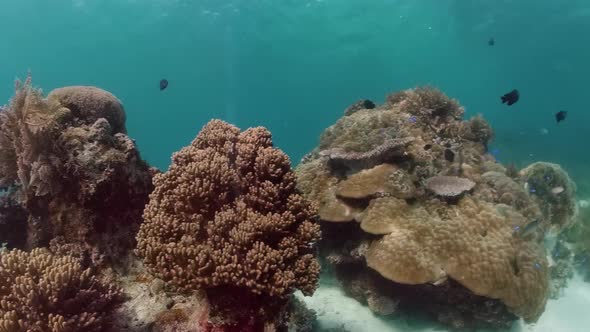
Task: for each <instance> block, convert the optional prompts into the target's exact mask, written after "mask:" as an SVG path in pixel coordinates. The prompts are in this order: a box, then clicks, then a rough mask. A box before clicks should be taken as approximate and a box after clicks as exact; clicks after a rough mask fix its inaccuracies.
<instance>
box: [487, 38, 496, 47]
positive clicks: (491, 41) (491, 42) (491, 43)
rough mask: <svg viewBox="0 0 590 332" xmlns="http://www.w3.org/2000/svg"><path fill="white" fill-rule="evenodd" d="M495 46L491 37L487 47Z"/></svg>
mask: <svg viewBox="0 0 590 332" xmlns="http://www.w3.org/2000/svg"><path fill="white" fill-rule="evenodd" d="M495 44H496V40H495V39H494V37H491V38H490V39H489V40H488V45H489V46H494V45H495Z"/></svg>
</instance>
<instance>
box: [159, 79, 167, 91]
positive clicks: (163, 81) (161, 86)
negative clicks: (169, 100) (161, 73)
mask: <svg viewBox="0 0 590 332" xmlns="http://www.w3.org/2000/svg"><path fill="white" fill-rule="evenodd" d="M167 87H168V80H167V79H165V78H164V79H162V80H160V91H162V90H164V89H166V88H167Z"/></svg>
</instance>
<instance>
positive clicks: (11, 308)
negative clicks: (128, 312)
mask: <svg viewBox="0 0 590 332" xmlns="http://www.w3.org/2000/svg"><path fill="white" fill-rule="evenodd" d="M122 300H123V297H122V294H121V292H120V291H119V290H118V289H117V288H116V287H115V286H113V285H112V284H110V283H108V282H103V281H101V280H100V279H98V277H97V276H95V275H94V274H93V273H92V272H91V270H90V269H84V268H82V266H81V265H80V264H79V263H78V261H77V260H76V259H74V258H73V257H69V256H64V257H59V256H54V255H52V254H50V253H49V252H48V251H47V250H45V249H34V250H33V251H31V252H30V253H27V252H24V251H20V250H17V249H14V250H11V251H8V252H5V253H2V254H1V255H0V331H2V332H19V331H22V332H25V331H26V332H45V331H54V332H67V331H104V330H105V329H106V328H107V327H108V326H109V321H110V315H111V313H112V311H113V310H114V309H115V308H116V307H117V305H119V304H120V303H121V301H122Z"/></svg>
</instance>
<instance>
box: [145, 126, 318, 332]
mask: <svg viewBox="0 0 590 332" xmlns="http://www.w3.org/2000/svg"><path fill="white" fill-rule="evenodd" d="M154 184H155V190H154V191H153V193H152V194H151V195H150V199H149V203H148V204H147V206H146V208H145V212H144V219H145V221H144V223H143V224H142V225H141V228H140V230H139V233H138V235H137V242H138V244H137V250H136V252H137V254H138V255H139V256H140V257H141V258H143V260H144V263H145V265H146V266H147V267H148V269H149V270H150V271H151V272H152V273H153V274H155V275H156V276H157V277H159V278H161V279H162V280H164V281H165V282H166V283H167V285H169V286H171V287H173V288H175V289H179V290H183V291H193V290H197V289H203V290H205V292H206V293H207V295H208V297H209V301H210V303H211V311H210V314H209V318H208V322H206V324H205V325H207V326H209V327H211V326H213V327H215V326H217V327H219V328H231V327H233V328H240V331H248V330H251V329H260V328H261V326H262V325H261V324H263V323H264V322H267V323H272V324H276V325H278V326H280V324H282V322H281V321H280V320H281V315H280V313H281V312H282V311H284V306H285V304H286V303H287V300H288V299H289V297H290V295H291V294H292V293H293V292H294V291H295V290H297V289H299V290H301V291H302V292H303V293H304V294H306V295H311V294H312V293H313V292H314V290H315V288H316V286H317V281H318V277H319V263H318V262H317V260H316V258H315V251H314V244H315V243H316V242H317V241H318V240H319V236H320V232H319V226H318V225H317V224H316V223H315V222H314V221H313V218H314V215H315V211H314V209H313V208H312V206H311V205H310V204H309V203H308V202H307V201H306V200H305V199H304V198H303V197H302V196H300V195H299V194H298V193H297V190H296V188H295V185H296V183H295V175H294V173H293V172H292V171H291V168H290V162H289V159H288V157H287V156H286V155H285V154H284V153H282V152H281V151H280V150H278V149H276V148H274V147H273V146H272V141H271V134H270V132H269V131H268V130H266V129H265V128H262V127H257V128H251V129H248V130H246V131H244V132H240V130H239V129H238V128H236V127H234V126H232V125H230V124H227V123H225V122H223V121H220V120H212V121H211V122H209V123H208V124H207V125H205V126H204V127H203V129H202V130H201V132H200V133H199V134H198V136H197V137H196V138H195V140H193V142H192V143H191V144H190V145H189V146H187V147H185V148H183V149H182V150H180V151H179V152H177V153H175V154H174V155H173V157H172V165H171V166H170V168H169V169H168V171H167V172H165V173H162V174H158V175H156V176H155V178H154Z"/></svg>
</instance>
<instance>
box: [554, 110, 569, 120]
mask: <svg viewBox="0 0 590 332" xmlns="http://www.w3.org/2000/svg"><path fill="white" fill-rule="evenodd" d="M566 117H567V111H559V112H557V113H555V121H557V123H560V122H561V121H563V120H565V118H566Z"/></svg>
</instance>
